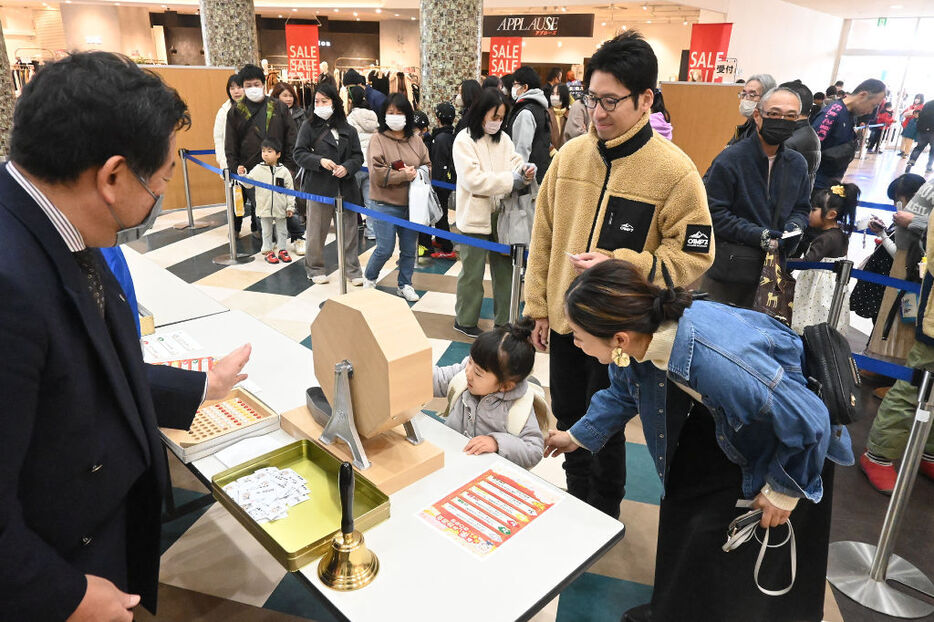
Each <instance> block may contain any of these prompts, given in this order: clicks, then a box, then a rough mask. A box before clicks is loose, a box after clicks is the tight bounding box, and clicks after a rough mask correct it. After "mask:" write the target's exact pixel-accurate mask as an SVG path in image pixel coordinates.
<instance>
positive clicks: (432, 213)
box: [409, 166, 441, 227]
mask: <svg viewBox="0 0 934 622" xmlns="http://www.w3.org/2000/svg"><path fill="white" fill-rule="evenodd" d="M439 218H441V205H440V203H439V202H438V195H436V194H435V191H434V190H433V189H432V187H431V176H430V175H429V174H428V167H425V166H422V167H420V168H419V169H418V175H417V176H416V177H415V179H413V180H412V183H410V184H409V220H410V221H411V222H414V223H416V224H419V225H425V226H426V227H427V226H430V225H433V224H434V223H436V222H438V219H439Z"/></svg>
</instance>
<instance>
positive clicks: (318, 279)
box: [311, 274, 331, 285]
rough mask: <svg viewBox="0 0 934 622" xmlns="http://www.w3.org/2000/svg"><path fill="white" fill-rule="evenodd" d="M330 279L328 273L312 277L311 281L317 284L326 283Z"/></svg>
mask: <svg viewBox="0 0 934 622" xmlns="http://www.w3.org/2000/svg"><path fill="white" fill-rule="evenodd" d="M330 281H331V279H329V278H328V277H327V275H326V274H319V275H317V276H313V277H311V282H312V283H314V284H315V285H324V284H325V283H329V282H330Z"/></svg>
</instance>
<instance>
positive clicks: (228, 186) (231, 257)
mask: <svg viewBox="0 0 934 622" xmlns="http://www.w3.org/2000/svg"><path fill="white" fill-rule="evenodd" d="M233 191H234V189H233V182H232V181H231V180H230V169H229V168H225V169H224V196H225V197H226V199H227V241H228V243H229V248H230V253H228V254H227V255H218V256H217V257H215V258H214V263H216V264H217V265H219V266H235V265H237V264H241V263H250V262H251V261H253V259H254V257H253V255H247V254H243V253H239V254H238V253H237V228H236V225H235V224H234V196H233Z"/></svg>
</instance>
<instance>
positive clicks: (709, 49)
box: [688, 24, 733, 82]
mask: <svg viewBox="0 0 934 622" xmlns="http://www.w3.org/2000/svg"><path fill="white" fill-rule="evenodd" d="M732 32H733V24H694V26H693V27H692V29H691V52H690V56H689V57H688V80H689V81H691V82H722V81H723V78H722V77H721V76H718V77H716V79H715V76H714V70H715V69H716V68H717V64H718V63H722V62H723V59H725V58H726V55H727V51H728V50H729V48H730V34H732Z"/></svg>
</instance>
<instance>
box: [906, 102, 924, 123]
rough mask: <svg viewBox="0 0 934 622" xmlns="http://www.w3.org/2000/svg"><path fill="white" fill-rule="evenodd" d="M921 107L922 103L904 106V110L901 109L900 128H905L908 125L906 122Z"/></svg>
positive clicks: (915, 114)
mask: <svg viewBox="0 0 934 622" xmlns="http://www.w3.org/2000/svg"><path fill="white" fill-rule="evenodd" d="M923 107H924V105H923V104H915V105H913V106H910V107H908V108H905V110H904V111H902V129H905V128H906V127H907V126H908V122H909V121H911V117H915V116H917V115H918V114H919V113H920V112H921V109H922V108H923Z"/></svg>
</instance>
